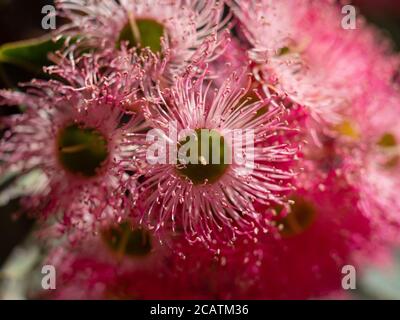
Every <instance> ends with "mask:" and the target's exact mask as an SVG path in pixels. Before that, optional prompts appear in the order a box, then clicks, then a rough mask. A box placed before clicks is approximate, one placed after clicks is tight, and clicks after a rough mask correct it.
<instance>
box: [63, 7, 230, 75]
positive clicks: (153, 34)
mask: <svg viewBox="0 0 400 320" xmlns="http://www.w3.org/2000/svg"><path fill="white" fill-rule="evenodd" d="M57 6H58V9H59V10H60V11H61V12H62V13H61V15H64V16H66V17H67V18H68V19H69V20H70V21H71V22H70V23H69V24H67V25H65V26H63V27H62V28H61V29H60V30H59V31H58V33H59V34H60V35H64V36H65V35H66V34H69V35H70V36H71V37H72V38H73V37H75V36H76V35H79V36H81V35H83V38H82V39H80V40H78V41H77V43H76V44H75V45H73V46H72V47H76V46H78V47H81V48H85V47H90V48H93V47H94V48H99V47H102V48H104V47H105V48H115V47H119V46H120V43H123V42H127V43H128V45H129V46H130V47H133V46H139V47H142V48H144V47H149V48H150V49H151V50H152V51H153V53H156V54H159V55H160V56H163V55H168V57H169V63H168V66H167V69H166V70H165V73H164V76H165V78H166V80H167V81H169V82H171V81H173V79H174V77H175V76H177V75H179V74H180V73H181V72H183V71H184V70H185V68H186V66H187V65H188V64H189V63H193V61H194V60H195V59H196V57H197V55H198V54H199V53H198V52H197V50H198V49H199V48H200V47H201V46H205V47H204V48H203V49H201V50H207V55H208V60H209V61H212V60H213V59H214V58H215V57H217V56H218V54H219V53H220V51H221V50H220V49H217V48H218V47H219V46H220V44H221V42H224V41H225V37H220V36H219V33H220V31H221V29H223V27H224V26H225V25H226V23H227V21H228V20H229V17H227V18H223V2H219V1H215V0H207V1H198V0H190V1H184V0H179V1H169V0H165V1H158V0H140V1H133V0H123V1H119V2H117V1H115V0H111V1H110V0H100V1H99V0H88V1H83V0H58V1H57ZM205 42H206V43H207V44H206V45H204V43H205Z"/></svg>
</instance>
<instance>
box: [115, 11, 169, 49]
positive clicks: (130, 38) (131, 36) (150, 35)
mask: <svg viewBox="0 0 400 320" xmlns="http://www.w3.org/2000/svg"><path fill="white" fill-rule="evenodd" d="M164 32H165V28H164V26H163V25H162V24H160V23H159V22H157V21H156V20H153V19H136V20H133V21H129V22H128V23H127V24H126V25H125V27H124V28H123V29H122V30H121V33H120V35H119V37H118V41H117V47H119V46H120V45H121V42H123V41H127V42H128V46H129V48H133V47H141V48H146V47H149V48H150V50H151V51H152V52H153V53H158V52H160V51H161V38H162V37H163V36H164Z"/></svg>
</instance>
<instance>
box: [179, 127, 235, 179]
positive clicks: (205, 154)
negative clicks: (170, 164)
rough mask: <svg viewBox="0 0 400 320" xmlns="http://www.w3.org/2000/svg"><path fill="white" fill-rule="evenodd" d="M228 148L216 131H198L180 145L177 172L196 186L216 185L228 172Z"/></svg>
mask: <svg viewBox="0 0 400 320" xmlns="http://www.w3.org/2000/svg"><path fill="white" fill-rule="evenodd" d="M227 148H228V146H227V145H226V143H225V141H224V137H223V136H222V135H221V134H219V133H218V132H217V131H215V130H207V129H196V130H195V131H194V134H192V135H190V136H188V137H186V139H185V140H183V141H181V142H179V143H178V163H179V164H178V166H177V171H178V172H179V173H180V174H181V175H183V176H185V177H187V178H188V179H189V180H191V181H192V182H193V183H194V184H204V183H214V182H216V181H218V180H219V179H220V178H221V177H222V176H223V175H224V173H225V172H226V170H227V168H228V166H229V164H228V163H227V162H228V161H225V157H226V156H227V155H228V150H227Z"/></svg>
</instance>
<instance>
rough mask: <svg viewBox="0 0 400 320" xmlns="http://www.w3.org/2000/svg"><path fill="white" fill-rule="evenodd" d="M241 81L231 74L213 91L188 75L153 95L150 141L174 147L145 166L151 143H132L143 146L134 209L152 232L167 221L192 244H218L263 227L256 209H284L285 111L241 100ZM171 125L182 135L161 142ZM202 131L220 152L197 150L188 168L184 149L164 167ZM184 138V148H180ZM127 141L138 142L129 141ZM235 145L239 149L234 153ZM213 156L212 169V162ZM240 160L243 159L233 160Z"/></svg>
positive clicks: (287, 175) (288, 151)
mask: <svg viewBox="0 0 400 320" xmlns="http://www.w3.org/2000/svg"><path fill="white" fill-rule="evenodd" d="M243 76H244V75H243V74H236V73H234V74H232V75H231V76H230V77H229V78H228V79H226V81H225V82H224V83H223V85H222V86H221V88H219V89H218V90H215V91H214V92H212V91H211V89H210V86H211V82H209V83H206V82H205V80H204V77H205V75H204V74H203V75H202V76H201V77H200V78H194V77H193V76H191V75H190V74H189V73H188V74H186V75H185V76H184V77H182V78H180V79H178V80H177V82H176V84H175V85H174V86H173V87H172V88H170V90H168V91H165V92H164V93H161V92H160V96H159V101H158V102H157V100H156V99H154V101H155V102H154V103H150V104H148V105H146V106H145V110H144V114H145V117H146V118H147V119H148V120H149V123H150V125H151V126H152V127H153V128H154V129H156V130H158V131H157V134H159V133H160V132H161V134H160V137H156V136H157V134H156V135H154V139H156V140H157V139H159V141H161V144H164V143H165V144H166V145H168V146H169V147H172V148H173V147H176V150H175V151H172V154H170V155H169V157H168V159H167V158H166V159H165V161H164V162H163V161H159V159H155V160H156V161H154V159H152V160H151V161H149V157H148V155H149V153H148V152H149V150H151V149H152V146H154V141H152V139H149V138H148V137H147V140H146V141H145V142H144V143H143V141H142V142H136V143H137V144H138V145H140V143H143V146H144V148H143V151H138V153H137V154H138V157H137V158H138V159H141V161H140V162H141V164H140V167H143V168H144V169H143V182H142V183H141V184H140V186H139V192H140V193H141V195H142V197H141V199H139V203H140V206H142V207H143V210H142V212H143V213H144V216H143V219H144V221H148V220H149V219H150V220H151V221H152V222H153V221H155V222H156V225H155V227H156V229H160V228H162V227H163V226H164V224H166V223H167V222H170V221H171V222H172V225H173V228H175V227H176V226H177V227H180V226H182V228H183V229H184V231H185V233H186V235H187V237H188V238H190V239H191V240H194V241H195V240H201V241H204V242H208V243H209V244H211V243H214V244H216V245H218V243H220V241H222V242H223V241H230V240H234V239H235V237H236V235H237V234H240V233H245V234H253V235H254V234H256V233H257V232H264V231H266V230H267V229H268V226H267V225H268V219H267V217H266V216H264V215H262V214H260V213H259V212H257V211H256V210H255V203H262V204H264V205H266V206H268V205H273V204H276V203H279V204H283V203H284V195H285V193H287V192H288V191H289V190H291V185H290V181H291V179H292V177H293V174H294V173H293V172H292V171H291V170H290V164H291V162H293V160H294V158H295V155H296V150H295V149H294V148H292V147H291V146H290V145H289V144H288V142H287V141H286V139H285V135H287V136H289V134H288V133H289V132H291V129H289V125H288V123H286V121H285V117H286V110H285V108H284V107H283V106H282V104H281V103H280V102H277V100H274V99H263V98H261V97H259V100H257V101H255V102H249V101H248V100H246V98H244V97H245V95H246V93H247V92H248V90H249V87H247V88H243V87H242V86H241V83H242V82H243ZM247 83H248V85H249V84H250V81H247ZM209 89H210V90H209ZM171 124H176V131H177V134H181V133H183V131H185V130H186V134H184V135H183V136H180V137H178V136H177V137H176V138H175V140H173V139H172V142H171V138H168V137H165V136H166V135H168V132H169V131H170V125H171ZM202 129H203V130H210V131H208V132H211V133H210V136H208V138H207V137H206V136H204V137H203V138H205V139H206V140H207V139H215V140H216V141H219V143H220V152H218V153H216V151H215V149H214V151H212V150H211V152H210V153H209V154H206V152H204V154H203V153H202V151H201V150H200V149H199V150H200V153H199V154H198V155H197V156H198V158H196V159H195V160H198V161H197V164H195V161H192V160H193V159H189V160H188V161H189V163H188V161H186V160H185V159H183V160H182V159H181V156H182V155H184V151H179V152H181V153H180V155H179V152H178V157H177V158H178V159H175V160H177V161H175V162H174V161H171V159H173V153H174V152H177V151H178V150H177V149H178V148H179V150H181V149H180V147H182V144H184V145H186V147H187V146H190V145H192V146H194V145H195V144H196V141H197V142H198V141H201V140H202V135H203V132H202V131H201V130H202ZM238 130H242V131H241V132H242V133H243V134H242V136H241V137H240V136H235V131H236V132H237V131H238ZM187 131H189V134H187ZM246 132H247V133H249V132H250V133H251V134H252V136H250V139H247V138H246V139H245V135H246ZM204 134H205V133H204ZM189 137H190V139H189V140H190V141H191V142H190V141H189V143H187V142H188V140H186V141H185V139H188V138H189ZM134 139H136V140H140V139H141V137H140V135H136V136H135V137H134ZM154 139H153V140H154ZM142 140H143V139H142ZM184 142H185V143H184ZM200 143H201V142H200ZM237 143H239V144H240V146H241V148H242V149H235V147H236V144H237ZM195 148H200V145H199V144H197V145H196V147H195ZM206 148H207V147H206ZM221 150H222V151H221ZM203 151H204V150H203ZM247 151H249V152H248V154H246V152H247ZM213 152H214V153H216V154H214V155H213V154H212V153H213ZM229 153H231V155H232V156H231V159H230V160H231V161H230V162H229V160H228V159H229V158H228V157H229V156H227V155H226V154H229ZM218 154H219V158H218V159H217V162H218V163H217V164H215V161H214V163H211V160H212V157H218ZM243 154H244V158H242V159H240V157H237V156H243ZM207 159H208V160H207ZM161 160H162V159H161ZM241 160H243V161H241ZM185 161H186V162H185Z"/></svg>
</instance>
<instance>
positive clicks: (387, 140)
mask: <svg viewBox="0 0 400 320" xmlns="http://www.w3.org/2000/svg"><path fill="white" fill-rule="evenodd" d="M378 145H379V146H381V147H383V148H392V147H395V146H397V141H396V137H395V136H394V135H393V134H391V133H385V134H384V135H382V137H381V138H380V139H379V141H378Z"/></svg>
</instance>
